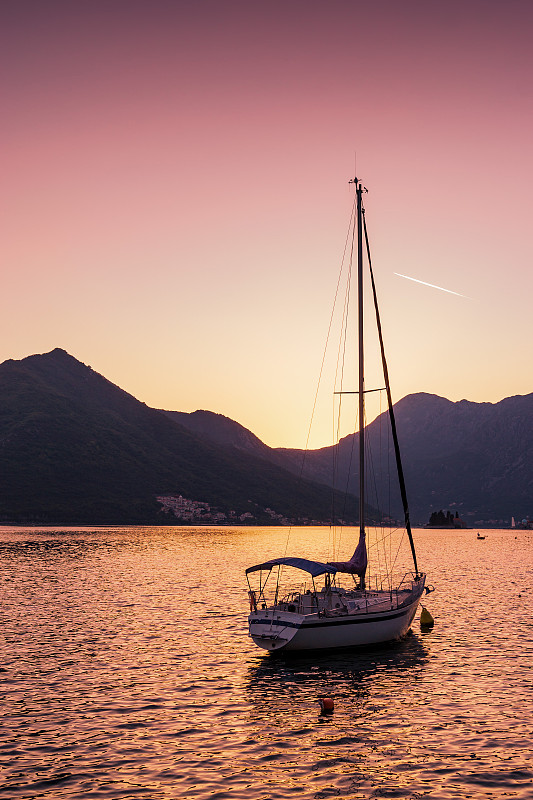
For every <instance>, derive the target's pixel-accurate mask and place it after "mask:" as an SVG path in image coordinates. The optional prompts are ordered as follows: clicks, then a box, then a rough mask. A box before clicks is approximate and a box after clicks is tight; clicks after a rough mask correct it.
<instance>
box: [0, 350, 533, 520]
mask: <svg viewBox="0 0 533 800" xmlns="http://www.w3.org/2000/svg"><path fill="white" fill-rule="evenodd" d="M395 415H396V420H397V426H398V431H399V436H400V444H401V447H402V456H403V461H404V469H405V473H406V482H407V489H408V494H409V499H410V506H411V518H412V521H413V522H414V523H415V524H424V523H426V522H427V521H428V519H429V515H430V513H431V512H432V511H435V510H437V511H438V510H439V509H444V510H447V509H450V510H452V511H453V512H456V511H457V512H458V513H459V515H460V516H461V517H462V518H463V519H464V520H465V521H466V522H467V523H468V524H476V525H480V526H481V525H482V524H491V523H492V524H504V523H505V521H508V520H510V518H511V515H514V516H515V517H516V518H517V519H520V518H522V517H523V516H526V515H528V514H530V513H531V511H532V505H533V461H532V445H533V423H532V420H533V394H530V395H525V396H517V397H510V398H507V399H506V400H502V401H501V402H500V403H495V404H491V403H471V402H468V401H466V400H462V401H460V402H458V403H452V402H450V401H449V400H445V399H444V398H442V397H437V396H436V395H430V394H423V393H421V394H414V395H409V396H408V397H405V398H404V399H403V400H401V401H399V402H398V403H397V404H396V405H395ZM386 416H387V415H386V414H385V415H382V416H381V417H379V418H378V419H376V420H375V421H374V422H373V423H372V424H371V425H369V426H368V428H367V441H368V446H369V451H370V453H371V455H370V458H369V461H370V462H371V463H372V465H373V474H372V476H371V478H370V479H369V480H367V484H368V485H370V486H371V487H372V490H373V494H372V495H371V496H370V497H369V503H370V506H371V508H369V511H368V513H369V515H370V518H371V519H373V518H374V515H375V513H376V512H374V511H373V510H372V507H374V506H376V507H377V506H379V507H380V508H382V509H384V510H385V512H386V513H388V514H389V515H390V516H391V517H396V518H401V504H400V499H399V495H398V491H397V488H396V486H395V485H394V484H392V485H390V486H389V484H388V482H387V479H386V478H385V475H386V474H387V475H388V472H389V470H388V466H389V463H391V464H392V462H393V452H392V443H391V441H390V439H389V438H388V433H387V430H388V426H387V425H386V424H385V423H386ZM357 438H358V435H357V434H356V435H354V436H348V437H346V438H344V439H342V440H341V442H340V443H339V444H338V445H337V446H336V447H328V448H322V449H320V450H315V451H309V452H307V453H304V452H303V451H300V450H287V449H280V448H270V447H268V446H267V445H265V444H264V443H263V442H261V441H260V440H259V439H258V438H257V437H256V436H254V434H253V433H251V432H250V431H249V430H247V429H246V428H244V427H243V426H242V425H240V424H239V423H237V422H234V421H233V420H230V419H228V418H227V417H224V416H222V415H220V414H214V413H212V412H209V411H195V412H193V413H191V414H186V413H183V412H179V411H162V410H157V409H151V408H148V407H147V406H146V405H145V404H144V403H141V402H140V401H138V400H136V399H135V398H134V397H133V396H132V395H129V394H127V393H126V392H124V391H123V390H122V389H120V388H119V387H118V386H115V385H114V384H112V383H111V382H110V381H108V380H107V379H106V378H104V377H102V376H101V375H99V374H98V373H96V372H94V371H93V370H92V369H91V368H90V367H87V366H85V365H84V364H82V363H80V362H79V361H77V360H76V359H75V358H73V357H72V356H70V355H69V354H68V353H66V352H65V351H64V350H60V349H56V350H53V351H52V352H51V353H47V354H44V355H34V356H29V357H28V358H25V359H23V360H21V361H13V360H9V361H6V362H4V363H3V364H1V365H0V442H1V447H0V464H1V475H2V485H1V487H0V522H3V523H6V522H9V523H17V522H21V523H28V522H34V523H43V524H44V523H50V524H52V523H53V524H60V523H62V524H68V523H73V524H80V523H83V522H85V523H89V524H92V523H108V524H113V523H115V524H158V523H159V524H180V523H187V522H191V523H194V524H199V523H202V524H211V523H214V522H225V523H233V524H238V523H240V522H253V523H255V524H267V523H276V524H286V523H288V522H294V523H297V524H306V523H312V522H322V523H326V524H327V523H329V522H330V521H331V520H332V514H333V517H334V518H335V519H339V518H343V519H345V520H347V521H349V522H354V521H356V520H357V518H358V502H357V499H356V498H355V497H354V496H353V495H351V496H349V498H348V502H347V503H346V502H345V501H344V500H343V499H342V497H343V494H344V493H343V492H342V493H341V492H340V491H335V492H334V493H333V494H332V490H331V488H330V487H332V486H333V484H334V481H333V477H332V474H333V470H332V465H333V462H334V461H336V462H337V478H336V480H335V487H336V489H340V488H343V487H345V486H346V485H350V486H357V485H358V483H357V467H358V459H357V457H354V454H356V453H357Z"/></svg>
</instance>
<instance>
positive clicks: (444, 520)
mask: <svg viewBox="0 0 533 800" xmlns="http://www.w3.org/2000/svg"><path fill="white" fill-rule="evenodd" d="M425 527H426V528H468V525H467V524H466V522H463V520H462V519H461V517H460V516H459V513H458V512H457V511H456V512H455V516H454V514H453V512H452V511H446V512H444V511H442V510H441V511H433V513H432V514H431V516H430V518H429V522H428V524H427V525H425Z"/></svg>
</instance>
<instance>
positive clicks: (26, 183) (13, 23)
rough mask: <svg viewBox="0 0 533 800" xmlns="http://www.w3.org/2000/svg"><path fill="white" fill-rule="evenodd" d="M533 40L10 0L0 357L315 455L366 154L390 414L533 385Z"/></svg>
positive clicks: (420, 25) (484, 19)
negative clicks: (200, 412)
mask: <svg viewBox="0 0 533 800" xmlns="http://www.w3.org/2000/svg"><path fill="white" fill-rule="evenodd" d="M532 22H533V5H532V4H530V3H528V2H516V0H510V1H509V2H506V3H501V2H490V0H480V2H469V0H463V1H462V2H447V3H428V2H427V1H426V2H409V0H406V1H405V2H402V3H399V2H396V0H395V1H394V2H379V0H377V2H375V3H371V4H369V3H363V2H358V1H357V0H346V1H344V0H342V1H337V0H329V2H327V3H326V2H313V1H312V0H297V1H296V2H291V0H284V2H278V1H277V0H274V1H272V0H271V1H270V2H268V3H261V2H253V0H248V1H247V2H244V1H243V2H232V1H231V0H229V1H228V2H226V1H225V0H216V2H215V1H214V0H213V1H208V2H203V0H198V2H192V0H191V2H179V0H175V2H160V0H152V2H135V1H134V2H131V0H129V1H127V2H126V0H124V1H123V0H107V2H78V3H72V2H67V1H66V0H65V2H53V0H47V2H46V3H43V2H37V0H35V2H26V1H25V0H20V1H18V2H17V1H16V0H6V2H3V3H2V4H1V5H0V37H1V41H0V58H1V60H2V66H1V70H0V81H1V92H2V109H3V114H2V117H3V120H2V127H1V132H0V137H1V140H2V141H1V147H0V159H1V162H2V163H1V169H2V181H1V188H0V193H1V202H2V214H1V220H2V223H1V224H2V235H1V236H0V258H1V261H2V265H3V269H2V275H3V291H2V314H1V316H0V325H1V326H2V335H1V337H0V342H1V346H0V361H3V360H5V359H7V358H17V359H18V358H23V357H25V356H27V355H30V354H33V353H41V352H47V351H49V350H51V349H53V348H54V347H63V348H64V349H66V350H68V352H70V353H71V354H72V355H73V356H75V357H76V358H78V359H80V360H81V361H84V362H85V363H87V364H90V365H91V366H92V367H93V368H94V369H95V370H97V371H98V372H101V373H103V374H104V375H106V377H108V378H109V379H110V380H112V381H113V382H115V383H117V384H119V385H120V386H121V387H122V388H124V389H126V390H127V391H129V392H131V393H132V394H134V395H135V396H136V397H138V398H139V399H140V400H143V401H144V402H146V403H147V404H148V405H151V406H154V407H164V408H170V409H175V410H182V411H192V410H195V409H196V408H207V409H210V410H212V411H215V412H219V413H223V414H225V415H227V416H229V417H232V418H233V419H236V420H238V421H239V422H241V423H242V424H243V425H245V426H246V427H248V428H250V429H251V430H252V431H253V432H254V433H255V434H257V435H258V436H259V437H260V438H261V439H263V440H264V441H265V442H267V443H268V444H270V445H273V446H291V447H301V446H303V445H304V443H305V437H306V432H307V426H308V422H309V415H310V411H311V407H312V402H313V395H314V390H315V385H316V380H317V376H318V371H319V367H320V359H321V355H322V348H323V344H324V340H325V335H326V330H327V324H328V320H329V314H330V310H331V304H332V300H333V295H334V291H335V284H336V279H337V271H338V266H339V262H340V256H341V253H342V249H343V245H344V237H345V233H346V228H347V224H348V219H349V214H350V206H351V190H350V187H349V186H348V179H349V178H350V177H352V176H353V173H354V159H355V157H357V171H358V173H359V174H360V177H362V178H363V180H364V182H365V184H366V185H367V186H368V188H369V194H368V195H367V197H366V208H367V220H368V225H369V232H370V236H371V242H372V249H373V261H374V267H375V270H376V277H377V281H378V289H379V292H380V297H381V304H382V316H383V318H384V324H385V336H386V345H387V349H388V353H389V361H390V372H391V380H392V386H393V396H394V399H396V400H398V399H400V398H401V397H403V396H404V395H406V394H409V393H411V392H418V391H426V392H432V393H435V394H439V395H442V396H444V397H448V398H449V399H451V400H458V399H462V398H466V399H469V400H474V401H490V402H495V401H497V400H500V399H501V398H502V397H506V396H509V395H512V394H526V393H529V392H531V391H533V381H532V379H531V374H530V373H531V370H530V364H529V351H530V340H531V335H530V328H531V298H532V296H533V291H532V289H533V270H532V268H531V266H532V265H531V261H532V258H531V256H532V249H533V246H532V236H531V231H530V228H531V223H530V212H531V200H530V196H531V186H532V185H533V180H532V179H533V174H532V172H533V170H532V158H531V130H532V127H533V126H532V121H533V120H532V103H531V85H532V78H533V69H532V66H533V64H532V62H533V56H532V48H531V44H530V41H531V30H532ZM395 273H400V274H404V275H409V276H412V277H414V278H416V279H418V280H421V281H425V282H428V283H431V284H435V285H437V286H443V287H445V288H448V289H450V290H453V291H455V292H458V293H459V294H462V295H466V298H464V297H459V296H455V295H451V294H448V293H444V292H439V291H438V290H435V289H433V288H431V287H427V286H424V285H422V284H417V283H414V282H412V281H407V280H405V279H402V278H400V277H398V276H397V275H396V274H395ZM318 423H319V424H318V429H317V433H316V434H315V438H314V439H313V440H312V444H314V445H315V446H319V445H323V444H328V443H330V440H331V437H330V432H329V412H328V416H327V419H326V417H324V418H323V419H319V420H318Z"/></svg>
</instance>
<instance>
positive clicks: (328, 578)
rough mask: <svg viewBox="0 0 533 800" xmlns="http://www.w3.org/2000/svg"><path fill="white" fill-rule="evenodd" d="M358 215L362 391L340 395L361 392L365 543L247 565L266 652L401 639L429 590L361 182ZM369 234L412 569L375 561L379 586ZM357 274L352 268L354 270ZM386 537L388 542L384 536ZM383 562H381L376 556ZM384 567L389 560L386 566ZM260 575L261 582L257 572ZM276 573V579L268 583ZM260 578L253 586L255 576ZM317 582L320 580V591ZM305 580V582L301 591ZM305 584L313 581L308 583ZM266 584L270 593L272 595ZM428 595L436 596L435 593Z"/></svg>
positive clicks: (254, 630)
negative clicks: (371, 509)
mask: <svg viewBox="0 0 533 800" xmlns="http://www.w3.org/2000/svg"><path fill="white" fill-rule="evenodd" d="M350 183H353V184H354V185H355V215H354V224H353V225H352V226H351V233H352V252H353V245H354V244H355V241H354V240H355V236H356V233H357V284H356V286H357V294H358V298H357V303H358V314H357V322H358V332H359V334H358V353H359V355H358V362H359V370H358V376H359V385H358V391H357V392H337V393H336V394H357V395H358V405H359V408H358V428H359V540H358V542H357V547H356V548H355V552H354V553H353V555H352V557H351V558H350V559H349V560H348V561H331V562H327V563H323V562H319V561H312V560H309V559H306V558H300V557H292V556H289V557H287V556H283V557H281V558H274V559H271V560H269V561H264V562H262V563H260V564H256V565H254V566H252V567H249V568H248V569H247V570H246V578H247V581H248V588H249V599H250V614H249V617H248V625H249V633H250V636H251V638H252V639H253V641H254V642H255V644H257V645H258V646H259V647H261V648H263V649H264V650H268V651H271V652H272V651H279V650H327V649H333V648H339V647H354V646H359V645H369V644H377V643H381V642H388V641H392V640H395V639H399V638H401V637H403V636H405V634H406V633H407V632H408V630H409V628H410V626H411V623H412V621H413V618H414V616H415V613H416V611H417V608H418V605H419V602H420V598H421V595H422V593H423V591H424V588H425V580H426V576H425V574H424V573H423V572H420V571H419V569H418V564H417V559H416V553H415V545H414V541H413V536H412V533H411V525H410V519H409V509H408V504H407V495H406V489H405V482H404V475H403V468H402V463H401V459H400V449H399V444H398V437H397V434H396V423H395V418H394V410H393V404H392V398H391V392H390V386H389V376H388V369H387V363H386V360H385V351H384V346H383V339H382V335H381V323H380V316H379V310H378V304H377V295H376V287H375V284H374V275H373V271H372V265H371V260H370V248H369V243H368V236H367V229H366V221H365V218H364V209H363V203H362V195H363V191H366V190H364V188H363V185H362V184H361V182H360V181H359V180H358V179H357V178H355V179H354V180H353V181H350ZM363 232H364V239H365V243H366V252H367V266H368V273H369V278H370V286H371V291H372V295H373V305H374V311H375V317H376V328H377V336H378V340H379V349H380V352H381V361H382V368H383V381H384V383H385V387H384V389H383V390H384V391H386V395H387V402H388V408H389V420H390V426H391V434H392V441H393V444H394V451H395V457H396V471H397V478H398V481H399V488H400V494H401V497H402V503H403V509H404V518H405V531H406V533H407V537H408V540H409V544H410V550H411V556H412V560H413V567H414V569H413V571H412V572H408V573H407V574H402V575H400V576H394V575H393V573H392V566H393V565H391V564H390V563H389V564H388V571H387V573H386V574H385V575H381V576H380V575H379V574H378V566H377V564H374V563H373V564H372V568H373V572H372V578H373V579H374V580H373V585H372V586H371V585H370V581H368V582H367V567H368V552H367V544H366V534H367V529H366V523H365V497H366V492H365V489H366V486H365V467H366V463H365V457H366V455H365V427H364V419H365V393H366V392H367V391H377V389H369V390H367V389H365V376H364V343H363V330H364V325H363V321H364V320H363V295H364V292H363V289H364V283H363V275H364V269H363ZM350 274H351V271H350ZM384 538H385V537H384ZM376 560H377V559H376ZM381 566H382V567H383V561H382V562H381ZM289 569H291V570H299V571H300V573H302V572H303V573H304V574H305V575H306V576H308V577H307V578H305V577H304V578H303V579H302V578H299V579H298V582H297V583H296V584H295V585H294V584H293V588H292V589H291V590H290V591H288V592H286V593H284V591H285V590H284V583H285V572H284V571H285V570H289ZM256 573H259V576H258V579H257V576H256V575H255V574H256ZM272 573H274V575H275V578H274V581H270V583H269V578H270V576H271V575H272ZM252 575H254V579H252V580H253V582H254V585H256V588H253V587H252V583H251V582H250V576H252ZM341 576H344V579H345V580H347V579H346V576H349V579H350V581H349V585H348V586H343V585H342V579H341ZM316 579H321V580H320V585H319V586H317V583H316ZM302 580H303V581H304V584H303V586H302ZM306 581H307V583H306ZM267 584H268V586H269V590H270V589H271V594H272V597H270V594H269V595H268V597H267ZM426 591H431V589H430V588H428V589H426Z"/></svg>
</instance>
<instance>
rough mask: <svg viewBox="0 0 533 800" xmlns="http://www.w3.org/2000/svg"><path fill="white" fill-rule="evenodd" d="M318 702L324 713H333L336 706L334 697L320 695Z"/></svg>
mask: <svg viewBox="0 0 533 800" xmlns="http://www.w3.org/2000/svg"><path fill="white" fill-rule="evenodd" d="M318 702H319V703H320V710H321V711H322V713H323V714H331V713H333V709H334V708H335V703H334V702H333V698H332V697H319V698H318Z"/></svg>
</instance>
